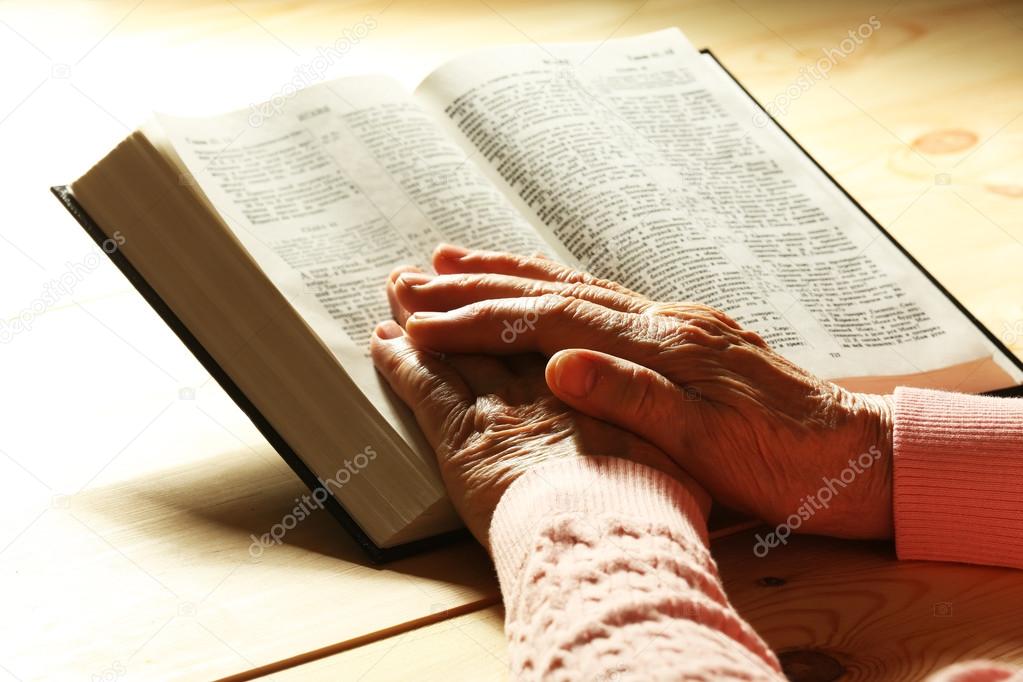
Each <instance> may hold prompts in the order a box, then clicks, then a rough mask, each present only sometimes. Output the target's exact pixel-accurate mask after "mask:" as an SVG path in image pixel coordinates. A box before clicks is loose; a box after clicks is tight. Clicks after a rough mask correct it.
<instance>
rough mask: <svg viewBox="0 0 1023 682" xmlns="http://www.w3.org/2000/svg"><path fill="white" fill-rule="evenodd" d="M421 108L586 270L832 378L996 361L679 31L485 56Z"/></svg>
mask: <svg viewBox="0 0 1023 682" xmlns="http://www.w3.org/2000/svg"><path fill="white" fill-rule="evenodd" d="M417 95H418V96H419V97H420V98H421V99H422V100H423V101H424V102H426V103H427V105H428V106H429V107H431V108H433V109H434V110H435V111H437V112H438V113H440V114H442V115H444V116H447V117H448V119H449V121H450V124H451V125H452V127H453V128H454V129H457V130H458V131H460V132H461V133H462V137H461V139H462V143H463V144H466V145H467V146H470V147H472V148H475V149H477V150H479V151H480V153H481V154H482V155H483V157H484V158H485V159H486V161H487V162H488V165H487V171H488V172H489V173H490V174H491V176H492V178H493V179H494V181H495V184H498V185H499V186H500V187H502V189H503V190H504V191H505V192H506V193H508V194H509V196H511V197H512V199H513V201H514V202H515V203H516V205H517V206H518V207H519V209H520V210H521V211H522V212H523V213H524V214H525V215H528V216H529V217H530V219H531V220H532V221H533V223H534V225H535V226H536V227H537V229H538V230H539V231H541V232H543V233H544V234H547V235H550V236H551V237H552V238H553V239H556V240H558V241H560V242H561V243H562V244H563V245H564V246H565V247H566V249H567V250H568V251H569V252H571V254H572V255H573V256H574V258H575V261H576V264H578V265H580V266H581V267H584V268H585V269H587V270H589V271H591V272H593V273H594V274H596V275H598V276H600V277H605V278H609V279H613V280H616V281H619V282H621V283H623V284H625V285H626V286H628V287H630V288H632V289H635V290H637V291H640V292H643V293H645V294H647V295H649V296H650V297H651V298H654V299H657V300H662V301H697V302H700V303H704V304H707V305H711V306H714V307H716V308H720V309H722V310H724V311H726V312H728V313H729V314H731V315H732V316H733V317H735V318H736V319H737V320H738V321H739V322H740V323H741V324H742V325H744V326H745V327H748V328H750V329H754V330H756V331H758V332H759V333H760V334H761V335H762V336H763V337H764V339H765V340H766V341H767V342H768V343H770V344H771V346H772V347H774V348H775V349H776V350H778V351H779V352H781V353H782V354H783V355H785V356H786V357H788V358H790V359H792V360H793V361H795V362H797V363H798V364H800V365H802V366H804V367H806V368H807V369H809V370H810V371H813V372H815V373H817V374H819V375H821V376H824V377H829V378H846V377H849V378H852V377H866V376H884V375H892V376H895V375H903V376H905V375H914V374H918V373H924V372H931V371H935V370H939V369H942V368H947V367H949V366H959V365H962V366H964V367H966V368H967V369H965V370H964V373H965V372H972V371H973V370H972V369H970V368H972V367H973V365H974V364H976V363H977V361H978V360H979V359H982V358H990V357H991V356H992V353H993V351H994V350H995V349H994V348H993V346H992V345H991V344H990V342H989V341H987V339H986V338H985V337H984V336H983V334H982V333H981V332H980V331H979V330H978V329H977V328H976V327H975V326H974V325H973V324H971V323H970V321H969V320H968V319H967V318H966V317H965V316H964V315H963V314H962V313H961V312H960V311H958V310H957V309H956V308H955V306H954V305H952V304H951V303H950V302H949V301H948V300H947V298H946V297H945V296H943V295H942V294H941V293H940V292H939V291H938V290H937V288H936V287H934V285H932V284H931V283H930V282H929V281H928V280H927V279H926V277H925V276H924V275H923V274H922V273H920V272H919V270H918V269H917V268H915V267H914V266H913V265H912V263H911V262H910V261H909V260H908V259H907V258H906V257H905V256H904V255H902V254H901V253H900V252H899V251H898V249H897V248H896V247H895V246H894V245H892V244H891V243H890V242H889V240H888V239H887V238H885V237H884V236H883V235H882V234H881V233H880V232H879V231H878V230H877V228H876V227H875V226H874V225H873V224H872V223H871V222H870V221H869V219H868V218H866V217H865V216H864V215H863V214H862V212H860V211H859V210H858V209H857V208H856V207H855V206H854V205H853V204H852V202H850V201H849V200H848V198H846V197H845V196H844V195H843V194H842V193H841V191H840V190H839V189H838V188H837V187H835V186H834V184H833V183H832V182H831V181H830V180H829V179H828V178H827V177H826V176H825V175H824V174H823V173H822V172H821V171H820V170H819V169H818V168H817V167H816V166H815V165H814V164H813V163H812V161H810V160H809V159H808V158H807V157H806V156H805V154H803V153H802V152H801V151H800V150H799V149H798V147H796V146H795V145H794V144H793V143H792V142H791V140H789V139H788V138H787V137H786V136H785V135H784V133H783V132H782V131H780V130H779V129H778V128H777V127H776V126H775V125H774V124H773V123H772V122H769V121H768V122H766V125H765V120H764V118H763V117H762V116H761V118H760V119H757V118H755V115H756V113H757V111H758V109H756V108H755V106H754V105H753V103H752V102H751V101H750V100H749V98H748V97H747V96H746V95H745V94H744V93H742V91H741V89H740V88H738V86H736V85H735V83H734V82H733V81H732V80H731V79H730V78H729V77H728V76H727V74H725V73H724V72H723V71H722V70H721V69H720V67H719V66H718V65H717V64H716V63H714V62H713V60H711V59H710V58H709V57H706V56H704V55H701V54H700V53H699V52H697V51H696V50H695V49H694V48H693V47H692V45H690V44H689V43H688V41H687V40H686V39H685V38H684V36H683V35H682V34H681V33H680V32H679V31H677V30H667V31H661V32H658V33H653V34H648V35H645V36H639V37H636V38H626V39H621V40H611V41H607V42H605V43H602V44H600V45H547V46H540V45H535V44H533V45H521V46H510V47H502V48H494V49H491V50H486V51H481V52H477V53H474V54H472V55H470V56H467V57H464V58H459V59H456V60H454V61H452V62H450V63H448V64H447V65H445V66H443V67H441V68H439V69H437V70H436V71H434V73H433V74H431V76H430V77H429V78H427V79H426V81H424V83H423V84H422V85H420V87H419V89H418V90H417ZM755 121H756V122H755ZM758 124H759V125H758ZM999 355H1000V354H999ZM1001 361H1002V365H1005V364H1006V362H1005V358H1004V357H1001ZM1005 368H1006V367H1003V369H1005ZM1016 375H1017V379H1016V383H1019V377H1018V375H1019V372H1018V371H1016ZM1007 380H1008V379H1007V377H1006V376H1005V375H1004V372H1003V373H1001V376H1000V378H996V379H994V381H995V382H996V383H998V382H1001V383H1000V385H1001V386H1004V385H1006V382H1007ZM994 387H995V386H990V387H988V388H994ZM974 388H976V387H974Z"/></svg>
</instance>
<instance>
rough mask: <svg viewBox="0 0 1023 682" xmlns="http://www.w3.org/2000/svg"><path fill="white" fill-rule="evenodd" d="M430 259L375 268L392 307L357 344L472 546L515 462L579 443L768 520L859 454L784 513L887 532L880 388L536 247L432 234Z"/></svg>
mask: <svg viewBox="0 0 1023 682" xmlns="http://www.w3.org/2000/svg"><path fill="white" fill-rule="evenodd" d="M433 267H434V270H435V271H436V273H437V274H436V275H431V274H427V273H423V272H420V271H418V270H416V269H414V268H407V267H406V268H399V269H397V270H395V271H394V272H393V273H392V274H391V276H390V278H389V279H388V282H387V294H388V298H389V300H390V303H391V310H392V313H393V316H394V320H393V321H387V322H383V323H381V324H380V325H379V326H378V327H377V329H376V331H375V333H374V335H373V339H372V353H373V359H374V362H375V364H376V366H377V368H378V370H379V371H380V372H381V374H382V375H383V376H384V377H385V378H386V380H387V381H388V383H389V384H390V385H391V387H392V388H393V389H394V391H395V392H396V393H397V394H398V395H399V396H400V397H401V398H402V400H404V401H405V402H406V403H407V404H408V405H409V406H410V407H411V408H412V410H413V412H414V414H415V416H416V419H417V420H418V422H419V425H420V427H421V428H422V430H423V432H424V433H425V435H426V438H427V439H428V441H429V443H430V445H431V446H432V447H433V449H434V451H435V452H436V454H437V460H438V465H439V468H440V472H441V475H442V477H443V479H444V482H445V485H446V486H447V488H448V491H449V493H450V494H451V498H452V501H453V502H454V504H455V506H456V508H457V509H458V511H459V513H460V514H461V515H462V518H463V519H464V520H465V522H466V525H467V526H468V528H469V530H470V531H472V533H473V534H474V535H475V536H476V537H477V538H478V539H479V540H480V541H481V542H482V543H483V544H484V545H485V546H487V545H488V538H487V530H488V527H489V523H490V518H491V516H492V515H493V511H494V508H495V507H496V505H497V502H498V500H499V499H500V497H501V494H502V493H503V492H504V490H506V489H507V487H508V486H509V485H510V484H511V483H512V482H513V481H514V480H515V479H516V478H517V477H518V476H520V475H521V474H522V473H523V472H525V471H526V470H528V469H529V468H530V467H533V466H536V465H538V464H541V463H543V462H546V461H549V460H551V459H554V458H562V457H584V456H595V455H608V456H615V457H623V458H627V459H631V460H633V461H637V462H640V463H642V464H646V465H648V466H652V467H655V468H657V469H659V470H661V471H664V472H666V473H669V474H670V475H672V476H674V477H675V478H677V479H678V480H679V481H681V482H682V483H683V485H685V486H686V487H687V488H688V489H689V490H690V491H691V492H692V493H693V494H694V495H695V496H696V497H697V499H698V500H701V501H702V502H703V506H704V510H705V512H704V513H706V509H707V508H708V507H709V499H708V497H707V493H709V495H710V496H711V497H713V498H714V499H716V500H718V501H720V502H721V503H723V504H725V505H727V506H730V507H732V508H735V509H738V510H740V511H743V512H746V513H748V514H751V515H753V516H756V517H758V518H760V519H762V520H764V521H766V522H767V523H770V524H772V525H775V524H780V523H783V522H784V520H785V519H786V518H788V517H790V516H791V515H792V514H794V513H795V512H796V511H797V509H799V508H800V507H801V506H803V505H805V504H806V498H807V497H808V496H810V495H812V494H813V493H814V492H816V491H817V490H818V489H819V488H820V487H821V482H822V480H824V479H827V478H830V477H835V476H838V474H839V473H840V472H842V471H843V470H844V469H846V468H847V467H848V466H849V464H850V460H854V461H855V460H856V459H857V458H859V457H860V456H861V455H862V454H863V453H868V452H869V453H875V455H874V460H875V461H873V462H872V464H871V465H870V466H869V467H868V468H858V469H857V472H858V475H857V476H856V477H855V478H854V479H853V480H852V481H851V482H850V483H848V484H847V485H845V486H844V487H843V488H842V489H841V491H840V492H839V493H838V494H836V495H835V496H834V497H833V498H832V499H831V500H829V504H828V505H827V506H826V507H824V508H821V509H819V510H817V511H816V513H814V514H813V515H812V516H811V517H810V518H809V519H805V520H804V522H803V523H802V524H801V527H800V530H801V531H803V532H811V533H818V534H827V535H835V536H839V537H856V538H885V537H890V536H891V534H892V502H891V464H892V463H891V449H892V419H893V415H892V402H891V398H890V397H889V396H880V395H872V394H863V393H853V392H850V391H847V390H845V389H843V388H841V387H839V386H837V385H835V384H832V383H830V382H827V381H824V380H822V379H819V378H817V377H815V376H813V375H812V374H810V373H808V372H806V371H804V370H803V369H801V368H799V367H797V366H796V365H794V364H793V363H791V362H789V361H788V360H786V359H784V358H783V357H781V356H780V355H778V354H777V353H775V352H774V351H772V350H771V349H770V348H769V347H768V346H767V344H765V343H764V341H763V340H762V339H761V338H760V337H759V336H758V335H757V334H756V333H754V332H752V331H748V330H744V329H742V328H741V327H740V326H739V325H738V324H737V323H736V322H735V321H734V320H732V319H731V318H730V317H728V315H726V314H724V313H722V312H720V311H718V310H714V309H713V308H709V307H707V306H704V305H700V304H698V303H672V302H658V301H651V300H650V299H648V298H646V297H644V296H642V295H640V294H637V293H636V292H633V291H630V290H628V289H626V288H625V287H622V286H620V285H619V284H616V283H614V282H610V281H606V280H601V279H598V278H595V277H593V276H591V275H588V274H586V273H583V272H579V271H576V270H573V269H572V268H569V267H567V266H564V265H561V264H559V263H556V262H554V261H551V260H548V259H545V258H542V257H526V256H518V255H514V254H508V253H497V252H488V251H469V250H466V249H462V248H460V247H456V246H449V245H442V246H440V247H438V249H437V250H436V252H435V253H434V256H433ZM705 491H706V492H705ZM700 522H703V520H701V521H700Z"/></svg>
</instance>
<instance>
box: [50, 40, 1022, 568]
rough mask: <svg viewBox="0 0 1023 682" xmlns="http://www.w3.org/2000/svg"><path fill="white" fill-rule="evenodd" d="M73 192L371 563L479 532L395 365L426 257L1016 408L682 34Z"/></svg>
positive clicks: (918, 274)
mask: <svg viewBox="0 0 1023 682" xmlns="http://www.w3.org/2000/svg"><path fill="white" fill-rule="evenodd" d="M54 192H55V194H56V195H57V196H58V198H60V199H61V201H63V202H64V204H65V206H67V207H68V209H69V210H70V211H71V212H72V213H73V214H74V215H75V217H76V218H77V219H78V220H79V222H80V223H81V224H82V225H83V227H85V228H86V230H87V231H89V233H90V234H91V236H92V237H93V238H94V239H95V240H96V241H97V243H99V244H101V245H102V246H103V249H104V251H107V252H108V254H109V255H110V256H111V258H112V259H113V260H114V261H115V263H116V264H117V265H118V267H120V269H121V270H122V271H123V272H124V274H125V275H126V276H127V277H128V278H129V279H130V280H131V282H132V284H134V285H135V286H136V288H138V289H139V291H140V292H141V293H142V294H143V295H144V296H145V297H146V298H147V300H148V301H149V302H150V303H151V304H152V305H153V306H154V307H155V308H156V309H157V311H158V312H159V313H160V314H161V316H162V317H163V318H164V319H165V320H166V321H167V323H168V324H169V325H170V326H171V327H172V328H173V329H174V331H175V332H176V333H177V334H178V335H179V336H180V337H181V338H182V340H183V341H184V342H185V343H186V344H187V345H188V347H189V348H190V349H191V350H192V351H193V352H194V353H195V354H196V356H197V357H198V358H199V359H200V360H201V361H202V363H203V364H204V366H205V367H206V368H207V370H208V371H210V373H211V374H212V375H213V376H214V377H215V378H216V379H217V380H218V381H219V382H220V384H221V385H222V386H223V387H224V388H225V390H226V391H227V392H228V393H229V394H230V395H231V397H232V398H233V399H234V400H235V401H236V402H238V404H239V405H240V406H241V408H242V409H243V410H244V411H245V412H246V414H247V415H248V416H249V417H250V418H251V419H252V420H253V422H254V423H255V424H256V426H257V427H258V428H259V429H260V430H261V432H262V433H263V434H264V435H265V436H266V437H267V439H268V440H269V442H270V443H271V445H273V446H274V447H275V449H277V451H278V452H280V453H281V455H282V456H283V457H284V459H285V460H286V461H287V462H288V463H289V465H291V467H292V468H293V469H294V470H295V471H296V473H297V474H298V475H299V476H300V477H301V478H302V480H303V481H304V482H305V483H306V484H307V485H308V486H309V487H310V489H311V490H312V492H313V494H314V499H316V500H318V501H320V500H322V502H323V506H326V507H327V508H328V509H329V510H330V511H331V512H333V513H334V515H335V516H337V517H338V519H339V520H341V522H342V523H343V524H344V525H345V527H346V528H347V529H348V530H349V531H351V532H352V533H353V534H354V535H355V537H356V538H357V539H358V540H359V542H360V543H361V544H362V546H363V547H364V548H365V549H366V550H367V551H368V552H369V553H370V554H371V556H372V557H374V558H376V559H387V558H391V557H395V556H400V555H402V554H406V553H408V552H411V551H415V550H417V549H419V548H421V547H424V546H427V545H429V544H432V543H434V542H436V539H437V538H444V537H452V534H458V533H460V530H459V529H460V527H461V524H460V521H459V519H458V517H457V515H456V514H455V512H454V510H453V507H452V506H451V504H450V502H449V500H448V499H447V497H446V494H445V491H444V486H443V484H442V482H441V480H440V477H439V474H438V472H437V467H436V464H435V461H434V458H433V453H432V452H431V451H430V448H429V447H428V445H427V444H426V442H425V441H424V439H423V437H422V434H421V433H420V431H419V429H418V427H417V426H416V424H415V421H414V419H413V418H412V417H411V413H410V412H409V411H408V410H407V408H406V407H405V406H404V405H402V404H400V402H399V401H397V400H396V398H395V397H394V396H393V395H392V394H391V393H390V391H389V389H388V387H387V386H386V385H385V384H384V383H383V381H382V379H381V378H380V377H379V375H378V374H377V373H376V372H375V370H374V368H373V365H372V362H371V360H370V358H369V355H368V340H369V337H370V334H371V333H372V330H373V328H374V326H375V324H376V323H377V322H378V321H380V320H383V319H386V318H388V317H389V316H390V312H389V309H388V303H387V300H386V296H385V294H384V286H383V285H384V282H385V279H386V277H387V275H388V273H389V271H390V270H391V269H392V268H393V267H394V266H396V265H399V264H412V265H419V266H421V267H427V266H428V264H429V254H430V252H431V250H432V248H433V247H434V246H435V245H436V244H437V243H438V242H450V243H455V244H459V245H462V246H466V247H469V248H479V249H491V250H501V251H512V252H518V253H542V254H545V255H547V256H549V257H551V258H555V259H559V260H561V261H563V262H565V263H567V264H570V265H573V266H575V267H578V268H580V269H583V270H587V271H590V272H592V273H593V274H595V275H597V276H599V277H603V278H607V279H612V280H616V281H618V282H621V283H622V284H624V285H625V286H627V287H629V288H630V289H633V290H636V291H639V292H641V293H644V294H646V295H648V296H650V297H651V298H653V299H660V300H676V301H684V300H690V301H697V302H700V303H704V304H707V305H711V306H714V307H716V308H720V309H722V310H724V311H726V312H727V313H728V314H730V315H731V316H732V317H734V318H735V319H736V320H737V321H738V322H739V323H740V324H742V325H743V326H744V327H747V328H749V329H752V330H755V331H757V332H759V333H760V335H761V336H762V337H763V338H764V339H765V340H766V341H767V342H768V343H769V344H770V345H771V346H772V347H773V348H774V349H775V350H777V351H778V352H779V353H781V354H782V355H784V356H786V357H787V358H789V359H790V360H792V361H794V362H796V363H797V364H799V365H801V366H803V367H805V368H807V369H808V370H810V371H812V372H814V373H816V374H818V375H820V376H822V377H825V378H828V379H831V380H833V381H836V382H838V383H840V384H842V385H844V386H846V387H848V388H850V389H853V390H863V391H890V390H892V389H893V388H894V387H895V386H896V385H899V384H905V385H913V386H923V387H934V388H942V389H948V390H959V391H967V392H985V391H994V390H1003V391H1014V390H1017V388H1018V387H1019V386H1020V384H1021V383H1023V365H1021V363H1020V362H1019V360H1018V359H1017V358H1015V357H1014V356H1013V355H1012V353H1011V352H1009V351H1008V350H1007V349H1006V348H1005V346H1004V345H1002V344H1001V343H1000V342H999V341H998V339H997V338H996V337H995V336H994V335H993V334H991V333H990V332H989V331H988V330H987V329H985V328H984V327H983V326H982V325H981V324H980V323H979V322H978V321H977V320H976V319H975V318H974V317H973V316H972V315H970V314H969V312H968V311H966V310H965V309H964V308H963V307H962V306H961V305H959V304H958V303H957V302H956V301H955V300H954V299H953V298H952V297H951V296H950V295H949V294H948V293H947V292H946V291H945V290H944V289H943V288H942V287H941V285H940V284H939V283H938V282H936V281H935V280H934V279H933V278H932V277H931V276H930V275H929V274H928V273H927V272H926V271H925V270H924V269H923V268H921V267H920V266H919V264H918V263H917V262H916V261H915V260H913V258H912V257H911V256H909V254H908V253H906V252H905V251H904V250H903V249H901V248H900V247H899V245H898V244H896V243H895V242H894V240H892V239H891V238H890V237H889V235H888V234H887V233H886V232H885V231H884V230H883V229H882V228H881V226H880V225H878V224H877V223H876V222H875V221H874V220H873V219H872V218H871V217H870V216H869V215H867V214H866V212H865V211H863V209H861V208H860V206H859V205H858V204H857V203H856V202H855V201H854V200H853V199H852V198H851V197H850V196H848V195H847V194H846V193H845V192H844V191H843V190H842V189H841V187H839V186H838V185H837V183H835V182H834V181H833V180H832V179H831V178H830V176H828V175H827V173H826V172H824V170H823V169H822V168H820V167H819V166H818V165H817V164H816V163H815V162H814V161H813V159H812V158H810V157H809V155H807V154H806V153H805V152H804V151H803V150H802V149H801V148H800V147H799V145H798V144H796V143H795V141H794V140H793V139H792V138H790V137H789V136H788V135H787V134H786V133H785V131H784V130H782V129H781V127H780V126H778V125H777V123H776V122H774V121H773V119H771V118H770V117H769V116H767V115H766V113H765V111H764V109H763V108H761V107H759V106H758V105H757V104H756V102H755V101H754V100H753V99H752V97H750V96H749V95H748V94H747V93H746V91H745V90H744V89H743V88H742V87H741V86H740V85H739V84H738V82H737V81H736V80H734V79H733V78H732V77H731V76H730V75H729V74H728V72H727V71H726V70H725V69H724V68H723V67H722V66H721V65H720V64H719V63H718V62H717V60H716V59H714V57H713V56H712V55H711V54H710V53H709V52H707V51H702V52H701V51H699V50H697V49H695V48H694V47H693V46H692V45H691V44H690V43H689V42H688V41H687V40H686V38H685V37H684V36H683V35H682V33H681V32H679V31H678V30H675V29H670V30H663V31H658V32H655V33H651V34H647V35H642V36H637V37H631V38H623V39H616V40H610V41H606V42H604V43H600V44H552V45H536V44H527V45H512V46H500V47H493V48H488V49H484V50H480V51H476V52H473V53H471V54H468V55H465V56H463V57H460V58H456V59H454V60H453V61H451V62H448V63H447V64H445V65H443V66H441V67H439V68H437V69H435V70H434V71H433V72H432V73H431V74H430V75H429V76H428V77H427V78H426V79H425V80H424V81H423V82H422V83H421V84H420V85H419V86H418V87H417V88H416V89H415V90H414V91H413V92H411V93H409V92H406V91H404V90H403V89H402V88H401V87H399V86H398V85H397V84H396V83H394V82H393V81H391V80H389V79H387V78H384V77H373V76H366V77H355V78H345V79H340V80H335V81H330V82H325V83H321V84H317V85H314V86H311V87H308V88H306V89H303V90H300V91H297V92H293V93H290V95H289V96H283V95H282V96H280V97H278V98H276V99H275V100H274V101H272V102H269V103H266V104H264V105H261V106H259V107H251V108H250V109H247V110H239V111H236V112H233V113H228V114H224V115H220V116H215V117H206V118H180V117H173V116H164V115H157V116H155V117H154V118H153V119H152V120H150V121H149V122H148V123H146V124H144V125H143V126H142V127H140V128H139V129H138V130H136V131H135V132H134V133H132V134H131V135H130V136H128V137H127V138H126V139H125V140H124V141H123V142H121V143H120V144H119V145H118V146H117V147H116V148H114V149H113V150H112V151H111V152H110V153H109V154H108V155H107V156H106V157H104V158H103V159H102V160H101V161H99V162H98V163H96V164H95V165H94V166H93V167H92V168H91V169H89V170H88V171H87V172H85V173H84V175H82V176H81V177H80V178H79V179H78V180H76V181H74V182H73V183H72V184H71V185H70V186H68V187H55V188H54Z"/></svg>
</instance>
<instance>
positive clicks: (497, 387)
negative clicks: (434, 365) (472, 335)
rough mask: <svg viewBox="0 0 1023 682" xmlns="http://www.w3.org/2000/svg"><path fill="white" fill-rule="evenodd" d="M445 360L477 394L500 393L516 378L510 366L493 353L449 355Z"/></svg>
mask: <svg viewBox="0 0 1023 682" xmlns="http://www.w3.org/2000/svg"><path fill="white" fill-rule="evenodd" d="M445 360H446V361H447V362H448V364H450V365H451V366H452V367H454V368H455V371H457V372H458V374H459V376H461V377H462V380H463V381H465V383H466V384H467V385H468V386H469V389H470V390H471V391H472V392H473V394H475V395H477V396H481V395H493V394H496V393H500V392H501V391H502V389H504V388H506V387H507V386H508V385H509V384H510V383H512V381H514V379H515V375H514V374H513V373H512V372H511V370H510V369H509V368H508V366H507V365H506V364H505V363H504V362H503V361H502V360H501V359H500V358H496V357H494V356H492V355H448V356H446V357H445Z"/></svg>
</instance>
